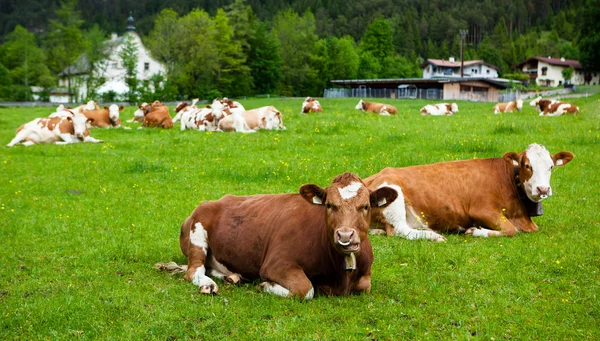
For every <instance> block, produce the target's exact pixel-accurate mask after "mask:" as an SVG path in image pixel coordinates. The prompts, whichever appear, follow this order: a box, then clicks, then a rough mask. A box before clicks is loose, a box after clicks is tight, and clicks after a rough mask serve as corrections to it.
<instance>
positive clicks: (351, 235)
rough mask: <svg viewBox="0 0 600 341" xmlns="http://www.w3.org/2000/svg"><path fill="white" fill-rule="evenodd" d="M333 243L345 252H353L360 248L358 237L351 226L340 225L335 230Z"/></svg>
mask: <svg viewBox="0 0 600 341" xmlns="http://www.w3.org/2000/svg"><path fill="white" fill-rule="evenodd" d="M335 243H336V244H338V245H339V246H340V247H341V249H342V251H343V252H345V253H354V252H356V251H358V249H359V248H360V238H359V237H358V234H357V233H356V232H355V231H354V230H353V229H351V228H347V227H342V228H339V229H337V230H336V231H335Z"/></svg>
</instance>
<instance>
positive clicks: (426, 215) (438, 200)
mask: <svg viewBox="0 0 600 341" xmlns="http://www.w3.org/2000/svg"><path fill="white" fill-rule="evenodd" d="M573 157H574V156H573V154H572V153H570V152H559V153H556V154H554V155H551V154H550V153H549V152H548V150H547V149H546V148H545V147H544V146H542V145H539V144H531V145H529V146H528V147H527V149H526V150H525V151H523V152H521V153H519V154H517V153H514V152H509V153H506V154H504V156H503V157H501V158H490V159H473V160H465V161H450V162H440V163H435V164H431V165H421V166H411V167H405V168H385V169H384V170H382V171H381V172H379V173H377V174H375V175H372V176H370V177H368V178H367V179H365V184H366V185H367V186H368V187H369V189H370V190H371V191H373V190H376V189H377V188H379V187H382V186H385V187H391V188H393V189H394V190H395V191H396V192H397V193H398V199H397V200H396V201H395V202H394V203H393V204H392V205H389V206H388V207H386V208H383V209H379V208H376V209H374V210H373V215H374V216H373V219H374V221H375V222H376V224H374V227H376V228H383V229H385V231H386V233H387V235H397V236H402V237H404V238H407V239H430V240H434V241H443V240H445V239H444V237H442V236H441V235H440V234H439V233H441V232H451V233H452V232H454V233H457V232H465V231H466V232H465V233H466V234H469V235H473V236H474V237H496V236H513V235H514V234H515V233H517V232H519V231H523V232H534V231H537V230H538V226H537V225H536V224H535V223H534V222H533V221H532V220H531V217H532V216H538V215H541V214H542V213H543V212H542V210H541V202H542V200H544V199H545V198H548V197H550V196H551V195H552V189H551V188H550V176H551V173H552V169H553V168H554V167H559V166H564V165H566V164H567V163H569V161H571V160H572V159H573Z"/></svg>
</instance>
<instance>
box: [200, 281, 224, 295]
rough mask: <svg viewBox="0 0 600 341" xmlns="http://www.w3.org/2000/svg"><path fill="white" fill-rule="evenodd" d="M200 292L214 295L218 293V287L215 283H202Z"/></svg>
mask: <svg viewBox="0 0 600 341" xmlns="http://www.w3.org/2000/svg"><path fill="white" fill-rule="evenodd" d="M200 293H201V294H206V295H216V294H218V293H219V288H218V287H217V286H216V285H215V284H209V285H203V286H201V287H200Z"/></svg>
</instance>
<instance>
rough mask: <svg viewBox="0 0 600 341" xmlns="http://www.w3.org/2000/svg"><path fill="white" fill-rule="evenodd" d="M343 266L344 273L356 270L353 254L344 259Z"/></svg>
mask: <svg viewBox="0 0 600 341" xmlns="http://www.w3.org/2000/svg"><path fill="white" fill-rule="evenodd" d="M344 266H345V269H346V271H354V270H356V256H354V253H351V254H349V255H347V256H346V257H344Z"/></svg>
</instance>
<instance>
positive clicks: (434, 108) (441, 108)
mask: <svg viewBox="0 0 600 341" xmlns="http://www.w3.org/2000/svg"><path fill="white" fill-rule="evenodd" d="M457 112H458V105H457V104H456V103H452V104H449V103H440V104H427V105H426V106H424V107H423V108H421V115H423V116H427V115H431V116H444V115H453V114H456V113H457Z"/></svg>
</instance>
